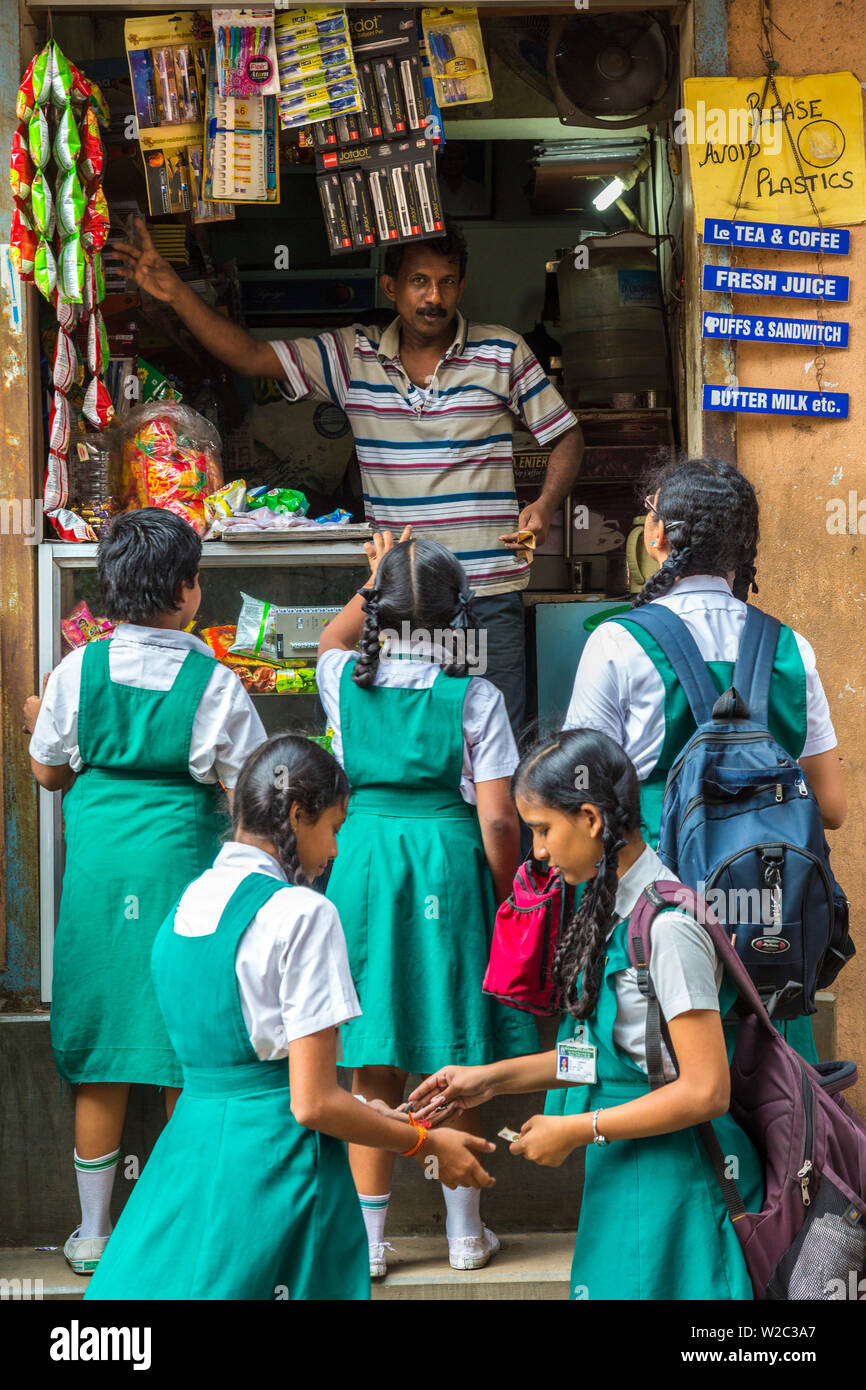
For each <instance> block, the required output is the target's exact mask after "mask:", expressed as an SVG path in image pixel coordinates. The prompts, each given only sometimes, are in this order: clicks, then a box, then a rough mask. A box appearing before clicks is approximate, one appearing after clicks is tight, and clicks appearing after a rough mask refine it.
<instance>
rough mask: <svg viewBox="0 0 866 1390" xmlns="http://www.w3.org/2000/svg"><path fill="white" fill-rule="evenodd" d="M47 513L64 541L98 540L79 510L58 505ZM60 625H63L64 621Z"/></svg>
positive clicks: (105, 620) (106, 634)
mask: <svg viewBox="0 0 866 1390" xmlns="http://www.w3.org/2000/svg"><path fill="white" fill-rule="evenodd" d="M45 515H46V516H47V517H48V520H49V521H50V522H51V525H52V526H53V527H54V529H55V531H56V532H57V534H58V536H59V537H60V539H61V540H62V541H95V540H96V536H95V534H94V532H93V530H92V528H91V527H90V526H88V524H87V522H86V521H83V520H82V518H81V517H80V516H79V515H78V513H77V512H71V511H69V509H68V508H67V507H56V508H55V509H54V510H53V511H50V512H46V513H45ZM102 621H103V622H107V621H108V619H107V618H105V619H103V620H102ZM60 626H61V628H62V627H63V622H61V624H60ZM104 636H106V637H110V636H111V633H110V632H106V633H105V634H104Z"/></svg>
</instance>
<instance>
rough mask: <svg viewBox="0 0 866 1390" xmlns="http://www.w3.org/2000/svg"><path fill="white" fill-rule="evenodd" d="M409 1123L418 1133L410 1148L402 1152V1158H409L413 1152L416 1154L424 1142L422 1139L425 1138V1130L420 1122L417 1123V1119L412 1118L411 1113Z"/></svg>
mask: <svg viewBox="0 0 866 1390" xmlns="http://www.w3.org/2000/svg"><path fill="white" fill-rule="evenodd" d="M409 1123H410V1125H411V1126H412V1128H413V1129H414V1130H415V1131H416V1133H417V1135H418V1140H417V1142H416V1143H415V1144H414V1145H413V1147H412V1148H411V1149H407V1150H406V1152H405V1153H404V1154H403V1158H411V1157H412V1155H413V1154H416V1153H417V1152H418V1150H419V1149H420V1147H421V1145H422V1144H423V1143H424V1140H425V1139H426V1138H427V1130H426V1129H425V1128H424V1126H423V1125H422V1124H420V1123H419V1121H418V1120H416V1119H414V1118H413V1117H412V1116H411V1115H410V1116H409Z"/></svg>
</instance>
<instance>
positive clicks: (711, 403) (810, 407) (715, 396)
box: [703, 386, 848, 420]
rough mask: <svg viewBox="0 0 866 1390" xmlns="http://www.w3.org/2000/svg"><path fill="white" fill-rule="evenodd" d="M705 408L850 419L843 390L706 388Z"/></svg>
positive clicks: (759, 413) (747, 413) (764, 387)
mask: <svg viewBox="0 0 866 1390" xmlns="http://www.w3.org/2000/svg"><path fill="white" fill-rule="evenodd" d="M703 408H704V410H733V411H737V413H743V414H746V415H809V416H818V415H823V416H831V417H832V418H833V419H834V420H847V418H848V394H847V392H843V391H777V390H775V389H774V388H772V387H770V386H749V387H742V386H705V387H704V393H703Z"/></svg>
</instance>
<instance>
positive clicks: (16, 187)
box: [9, 125, 36, 202]
mask: <svg viewBox="0 0 866 1390" xmlns="http://www.w3.org/2000/svg"><path fill="white" fill-rule="evenodd" d="M35 173H36V170H35V169H34V167H33V160H32V159H31V158H30V150H29V147H28V145H27V129H26V127H25V126H24V125H20V126H19V127H18V129H17V130H16V132H15V134H14V135H13V136H12V153H11V155H10V156H9V183H10V184H11V186H12V192H13V194H14V195H15V197H16V198H21V199H22V201H24V202H26V201H27V199H28V198H29V197H30V190H31V188H32V187H33V176H34V174H35Z"/></svg>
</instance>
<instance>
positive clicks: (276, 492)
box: [247, 487, 310, 515]
mask: <svg viewBox="0 0 866 1390" xmlns="http://www.w3.org/2000/svg"><path fill="white" fill-rule="evenodd" d="M309 506H310V504H309V502H308V501H307V499H306V497H305V496H304V494H303V493H302V492H298V491H297V490H296V489H295V488H291V487H271V488H266V487H257V488H253V490H252V492H250V493H248V494H247V508H248V509H249V511H251V512H252V511H255V510H256V508H258V507H267V508H268V509H269V510H270V511H272V512H281V513H283V514H288V513H289V512H301V513H303V514H304V515H306V513H307V510H308V509H309Z"/></svg>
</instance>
